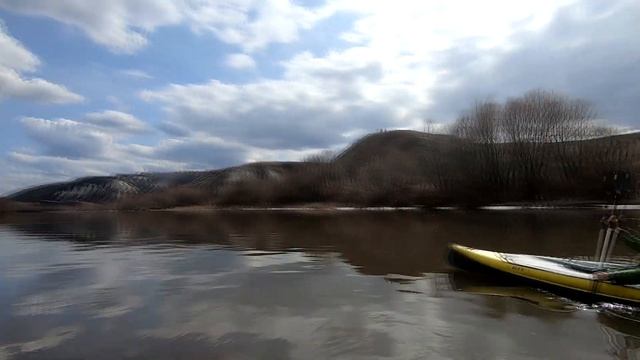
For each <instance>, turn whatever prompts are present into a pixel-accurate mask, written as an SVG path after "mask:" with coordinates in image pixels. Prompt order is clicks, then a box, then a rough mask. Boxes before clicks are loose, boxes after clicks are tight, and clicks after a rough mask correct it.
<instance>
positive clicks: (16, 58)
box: [0, 22, 40, 71]
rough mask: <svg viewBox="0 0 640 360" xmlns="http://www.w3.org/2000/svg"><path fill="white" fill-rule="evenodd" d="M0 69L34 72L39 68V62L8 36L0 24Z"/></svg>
mask: <svg viewBox="0 0 640 360" xmlns="http://www.w3.org/2000/svg"><path fill="white" fill-rule="evenodd" d="M0 49H2V52H0V68H2V67H4V68H7V69H14V70H15V71H34V70H36V68H38V66H40V60H39V59H38V57H37V56H35V55H33V54H32V53H31V52H30V51H29V50H27V49H26V48H25V47H24V46H23V45H22V44H21V43H20V42H19V41H18V40H16V39H14V38H13V37H11V35H9V33H8V31H7V30H6V29H5V27H4V25H3V24H2V23H1V22H0Z"/></svg>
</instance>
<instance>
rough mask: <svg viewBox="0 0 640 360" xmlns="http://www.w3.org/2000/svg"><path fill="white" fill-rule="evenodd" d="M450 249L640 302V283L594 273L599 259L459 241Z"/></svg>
mask: <svg viewBox="0 0 640 360" xmlns="http://www.w3.org/2000/svg"><path fill="white" fill-rule="evenodd" d="M450 249H451V251H452V252H453V253H454V254H456V255H457V256H461V257H463V258H464V259H466V260H467V261H471V262H474V263H477V264H480V265H482V266H484V267H488V268H490V269H493V270H497V271H499V272H502V273H505V274H510V275H514V276H518V277H521V278H526V279H529V280H532V281H535V282H539V283H544V284H548V285H553V286H556V287H561V288H564V289H571V290H575V291H579V292H582V293H587V294H592V295H597V296H604V297H609V298H614V299H617V300H623V301H630V302H640V285H616V284H612V283H609V282H604V281H599V280H597V279H596V278H595V275H594V273H595V271H598V270H599V269H602V267H601V266H600V264H599V263H596V262H592V261H580V262H579V263H578V262H576V261H571V260H566V259H561V258H553V257H548V256H535V255H524V254H509V253H500V252H495V251H487V250H480V249H474V248H470V247H467V246H462V245H458V244H452V245H450ZM576 264H578V266H576ZM622 267H624V266H623V265H619V264H612V263H607V264H605V265H604V268H606V269H608V270H613V269H620V268H622Z"/></svg>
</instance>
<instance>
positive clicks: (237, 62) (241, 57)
mask: <svg viewBox="0 0 640 360" xmlns="http://www.w3.org/2000/svg"><path fill="white" fill-rule="evenodd" d="M225 63H226V65H227V66H229V67H231V68H234V69H253V68H255V67H256V62H255V60H253V58H252V57H251V56H249V55H247V54H241V53H238V54H230V55H229V56H227V59H226V61H225Z"/></svg>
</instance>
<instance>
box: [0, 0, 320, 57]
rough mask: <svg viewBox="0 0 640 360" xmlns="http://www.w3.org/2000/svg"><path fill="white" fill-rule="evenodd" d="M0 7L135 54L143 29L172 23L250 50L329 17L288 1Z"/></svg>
mask: <svg viewBox="0 0 640 360" xmlns="http://www.w3.org/2000/svg"><path fill="white" fill-rule="evenodd" d="M0 7H2V8H4V9H7V10H10V11H15V12H19V13H22V14H27V15H32V16H46V17H49V18H52V19H55V20H57V21H59V22H62V23H64V24H67V25H71V26H74V27H76V28H79V29H81V30H82V31H83V32H84V33H85V34H86V35H87V36H88V37H89V38H90V39H91V40H93V41H94V42H96V43H98V44H100V45H103V46H105V47H107V48H108V49H109V50H111V51H112V52H115V53H133V52H136V51H138V50H140V49H141V48H143V47H144V46H146V45H147V42H148V40H147V34H148V33H150V32H153V31H154V30H155V29H156V28H158V27H161V26H171V25H178V24H185V25H187V26H189V27H190V28H192V29H193V30H194V31H196V32H209V33H212V34H214V35H215V36H216V37H217V38H218V39H220V40H221V41H224V42H226V43H230V44H234V45H238V46H240V47H242V48H243V49H244V50H245V51H254V50H257V49H261V48H264V47H265V46H267V45H268V44H270V43H274V42H279V43H288V42H292V41H295V40H297V38H298V35H299V32H300V30H301V29H308V28H310V27H311V26H313V24H315V23H316V22H317V21H318V20H320V19H322V18H324V17H326V16H328V15H329V14H328V13H327V12H326V11H322V10H320V9H318V10H313V9H307V8H305V7H303V6H300V5H297V4H295V2H292V1H290V0H265V1H251V0H230V1H198V0H195V1H194V0H170V1H169V0H167V1H156V0H137V1H129V0H110V1H88V2H87V1H48V0H0Z"/></svg>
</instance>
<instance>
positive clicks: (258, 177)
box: [8, 130, 640, 208]
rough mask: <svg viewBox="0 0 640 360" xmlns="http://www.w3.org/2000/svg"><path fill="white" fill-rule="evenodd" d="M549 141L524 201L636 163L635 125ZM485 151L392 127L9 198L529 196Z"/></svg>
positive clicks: (571, 193)
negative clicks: (227, 161) (500, 175)
mask: <svg viewBox="0 0 640 360" xmlns="http://www.w3.org/2000/svg"><path fill="white" fill-rule="evenodd" d="M558 146H560V145H558V144H544V145H543V147H542V149H543V151H542V154H543V157H542V158H541V159H543V162H544V164H543V165H544V169H543V168H541V171H542V170H544V171H545V172H544V173H545V176H544V178H540V179H536V181H538V182H541V183H540V184H536V185H539V186H537V187H536V189H535V190H536V191H537V192H536V193H535V194H534V196H535V197H534V198H533V200H558V198H559V197H562V199H573V200H578V199H587V198H588V199H592V198H598V197H600V198H602V197H603V196H604V195H603V194H601V193H600V192H598V193H597V194H596V193H595V190H594V189H597V188H598V187H599V186H601V184H600V179H601V175H602V174H603V173H606V172H607V171H609V170H611V169H619V168H620V167H627V168H629V169H635V168H637V167H638V166H639V165H640V164H638V159H640V156H637V155H640V134H637V133H636V134H627V135H618V136H609V137H603V138H599V139H592V140H584V141H574V142H567V143H563V144H562V145H561V146H564V147H563V151H562V152H558V151H556V150H555V148H554V147H558ZM485 150H486V145H485V144H478V143H470V142H469V141H467V140H463V139H460V138H458V137H455V136H451V135H439V134H428V133H423V132H418V131H410V130H396V131H388V132H379V133H374V134H370V135H367V136H365V137H363V138H361V139H360V140H358V141H356V142H355V143H354V144H352V145H351V146H349V147H348V148H347V149H345V150H344V151H343V152H342V153H340V154H338V155H337V156H336V157H335V158H334V159H331V160H329V161H307V162H262V163H251V164H245V165H241V166H236V167H230V168H226V169H220V170H210V171H188V172H173V173H141V174H124V175H115V176H98V177H86V178H80V179H76V180H73V181H69V182H62V183H54V184H47V185H41V186H36V187H32V188H28V189H25V190H22V191H19V192H17V193H15V194H12V195H10V196H9V197H8V199H10V200H12V201H17V202H37V203H50V204H76V203H97V204H111V205H113V206H116V207H119V208H164V207H172V206H183V205H196V204H207V205H219V206H227V205H239V204H242V205H283V204H300V203H327V202H331V203H345V204H354V205H414V204H426V205H442V204H452V203H455V204H461V203H469V202H472V203H483V202H484V203H487V202H496V201H502V202H504V201H524V200H532V199H531V198H527V197H526V196H524V195H520V193H519V192H518V191H520V187H521V184H522V183H523V181H524V180H520V178H519V177H518V176H519V173H518V169H517V167H514V168H513V169H509V168H507V166H506V165H504V164H511V163H517V162H518V159H519V158H518V157H517V156H515V155H514V154H518V152H517V151H516V150H518V149H516V148H515V147H514V146H513V145H510V144H500V150H499V153H498V154H499V159H498V160H499V161H500V162H501V163H504V164H503V165H502V168H504V169H501V171H504V172H505V174H506V175H505V178H506V179H507V180H508V181H507V182H505V184H500V186H502V188H499V189H498V188H497V187H496V184H492V183H491V181H492V179H493V178H492V177H491V176H492V174H491V173H487V168H488V166H484V163H483V161H484V159H483V158H481V157H478V156H479V155H482V154H483V151H484V152H486V151H485ZM478 154H479V155H478ZM557 154H563V155H564V158H560V157H558V155H557ZM565 158H566V159H565ZM567 159H570V160H571V161H568V160H567ZM565 162H566V163H567V164H568V165H567V164H565ZM594 164H595V165H594ZM569 165H570V166H569ZM505 169H506V170H505ZM567 169H569V170H572V171H574V172H575V174H582V175H581V176H582V178H580V179H578V180H579V181H578V182H576V181H573V180H572V181H567V180H566V178H567V176H560V175H561V174H563V172H566V171H567ZM587 170H588V171H587ZM525 180H526V179H525ZM577 183H580V185H579V186H577V185H576V184H577ZM558 194H561V195H558ZM527 196H529V193H527Z"/></svg>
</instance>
